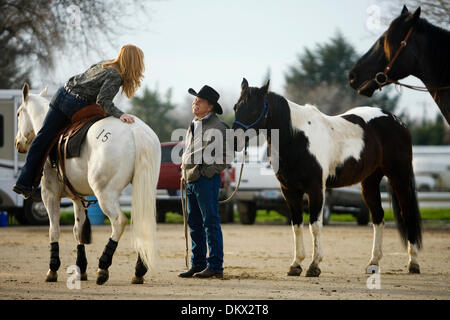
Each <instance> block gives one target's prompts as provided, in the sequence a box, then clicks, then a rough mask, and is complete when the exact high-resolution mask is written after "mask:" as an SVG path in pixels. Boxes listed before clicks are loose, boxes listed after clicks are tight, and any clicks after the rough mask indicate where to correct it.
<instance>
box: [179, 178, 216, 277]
mask: <svg viewBox="0 0 450 320" xmlns="http://www.w3.org/2000/svg"><path fill="white" fill-rule="evenodd" d="M221 182H222V181H221V177H220V174H215V175H214V176H213V177H212V178H207V177H205V176H201V177H200V179H198V180H196V181H194V182H191V183H188V184H187V188H186V191H187V211H188V224H189V227H190V229H191V230H190V235H191V240H192V257H191V267H193V268H206V267H207V268H208V269H211V270H214V271H215V272H223V238H222V229H221V227H220V216H219V188H220V185H221ZM206 243H208V249H209V250H208V251H209V257H208V259H206Z"/></svg>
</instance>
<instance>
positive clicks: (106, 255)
mask: <svg viewBox="0 0 450 320" xmlns="http://www.w3.org/2000/svg"><path fill="white" fill-rule="evenodd" d="M117 244H118V242H116V241H114V240H112V239H109V241H108V244H107V245H106V247H105V250H104V251H103V254H102V256H101V257H100V260H99V262H98V267H99V268H100V269H103V270H107V269H108V268H109V266H110V265H111V264H112V257H113V255H114V252H115V251H116V248H117Z"/></svg>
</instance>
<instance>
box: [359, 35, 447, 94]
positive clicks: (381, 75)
mask: <svg viewBox="0 0 450 320" xmlns="http://www.w3.org/2000/svg"><path fill="white" fill-rule="evenodd" d="M412 32H413V27H411V28H409V30H408V33H407V34H406V36H405V39H403V41H401V42H400V47H399V48H398V49H397V51H396V52H395V54H394V57H393V58H392V59H391V61H389V63H388V65H387V66H386V68H384V70H383V72H378V73H377V74H376V75H375V77H374V78H373V79H369V80H367V81H365V82H364V83H363V84H362V85H361V86H360V88H362V87H363V86H364V85H366V84H367V83H368V82H369V81H374V82H375V83H376V84H377V85H378V89H379V90H380V91H381V87H382V86H383V85H385V84H390V83H393V84H396V85H399V86H403V87H406V88H409V89H412V90H416V91H422V92H430V91H436V94H437V91H439V90H448V89H450V86H445V87H435V88H427V87H424V86H414V85H410V84H406V83H401V82H399V81H397V80H391V79H389V77H388V75H387V74H388V73H389V71H391V69H392V65H393V64H394V62H395V60H397V58H398V56H399V55H400V52H402V50H403V49H404V48H405V47H406V44H407V42H408V39H409V37H410V36H411V34H412ZM385 41H386V40H385Z"/></svg>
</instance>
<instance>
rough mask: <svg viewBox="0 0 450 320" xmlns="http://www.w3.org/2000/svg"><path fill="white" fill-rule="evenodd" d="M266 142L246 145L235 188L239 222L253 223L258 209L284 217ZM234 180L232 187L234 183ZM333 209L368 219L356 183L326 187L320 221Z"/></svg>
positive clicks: (238, 161) (237, 165)
mask: <svg viewBox="0 0 450 320" xmlns="http://www.w3.org/2000/svg"><path fill="white" fill-rule="evenodd" d="M267 154H268V152H267V146H266V145H263V146H260V147H254V146H253V147H249V148H248V160H247V162H246V163H245V164H244V169H243V172H242V177H241V184H240V187H239V191H238V192H237V194H236V201H237V208H238V211H239V219H240V221H241V223H243V224H253V223H254V222H255V218H256V211H257V210H260V209H264V210H275V211H277V212H278V213H280V214H281V215H283V216H285V217H286V218H288V217H289V211H288V210H289V209H288V207H287V205H286V202H285V200H284V198H283V196H282V194H281V190H280V183H279V182H278V180H277V178H276V177H275V173H274V171H273V169H272V167H271V165H270V163H269V159H268V156H267ZM242 158H243V155H242V153H240V154H238V155H237V156H236V158H235V162H234V164H233V165H234V167H235V168H236V177H239V175H240V168H241V163H242ZM235 183H237V181H235V182H234V183H232V187H233V188H234V187H235ZM304 201H305V204H304V210H305V211H306V212H307V211H308V205H307V196H306V195H305V198H304ZM332 213H333V214H335V213H351V214H353V215H354V216H355V217H356V220H357V223H358V224H359V225H366V224H367V223H368V222H369V210H368V209H367V207H366V205H365V204H364V202H363V200H362V197H361V189H360V187H359V184H358V185H354V186H350V187H343V188H339V189H327V191H326V198H325V206H324V211H323V224H324V225H326V224H328V223H329V221H330V215H331V214H332Z"/></svg>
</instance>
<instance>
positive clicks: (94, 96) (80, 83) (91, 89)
mask: <svg viewBox="0 0 450 320" xmlns="http://www.w3.org/2000/svg"><path fill="white" fill-rule="evenodd" d="M104 62H105V61H101V62H99V63H96V64H94V65H92V66H91V67H90V68H89V69H88V70H87V71H85V72H84V73H81V74H79V75H76V76H73V77H72V78H70V79H69V81H68V82H67V83H66V85H67V86H68V87H69V89H70V90H71V92H72V93H74V94H76V95H79V96H80V97H81V98H83V99H84V100H86V101H88V102H89V103H97V104H99V105H100V106H101V107H102V108H103V109H105V111H106V113H107V114H108V115H111V116H114V117H116V118H120V116H121V115H122V114H123V112H122V111H121V110H119V109H118V108H117V107H116V106H115V105H114V103H113V99H114V97H115V95H116V94H117V92H118V91H119V89H120V87H121V86H122V83H123V80H122V76H121V75H120V74H119V73H118V72H117V70H116V69H114V68H102V64H103V63H104Z"/></svg>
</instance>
